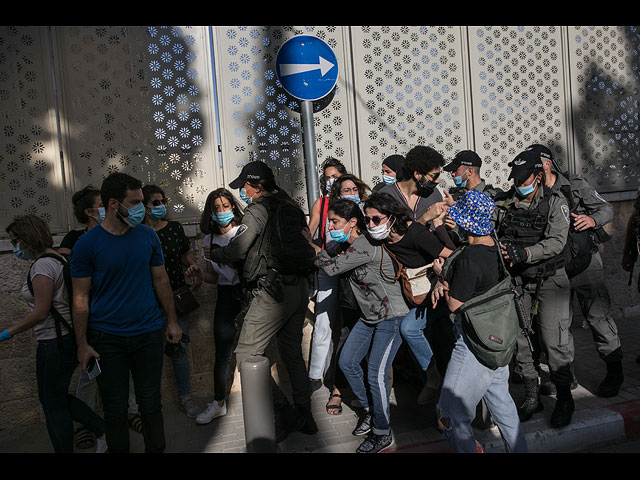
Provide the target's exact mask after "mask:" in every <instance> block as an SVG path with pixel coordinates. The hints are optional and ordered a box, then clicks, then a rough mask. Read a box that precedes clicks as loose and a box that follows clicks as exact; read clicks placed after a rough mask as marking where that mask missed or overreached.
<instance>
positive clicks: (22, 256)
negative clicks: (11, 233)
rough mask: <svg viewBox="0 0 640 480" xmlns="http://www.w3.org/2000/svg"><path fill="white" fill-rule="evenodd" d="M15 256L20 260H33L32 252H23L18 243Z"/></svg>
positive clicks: (15, 247)
mask: <svg viewBox="0 0 640 480" xmlns="http://www.w3.org/2000/svg"><path fill="white" fill-rule="evenodd" d="M13 254H14V255H15V256H16V257H18V258H19V259H20V260H31V259H32V258H33V255H31V250H27V249H25V250H22V249H21V248H20V247H19V246H18V244H17V243H16V244H15V245H14V246H13Z"/></svg>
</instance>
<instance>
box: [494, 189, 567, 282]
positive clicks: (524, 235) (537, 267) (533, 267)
mask: <svg viewBox="0 0 640 480" xmlns="http://www.w3.org/2000/svg"><path fill="white" fill-rule="evenodd" d="M550 199H551V190H550V189H549V188H547V187H544V190H543V198H542V200H541V201H540V202H539V203H538V204H537V205H536V206H535V208H532V209H522V208H515V206H514V205H513V204H509V205H508V206H507V207H506V213H505V216H504V218H503V220H502V222H500V225H499V227H498V235H499V237H500V241H505V240H508V241H510V242H513V243H514V244H515V245H519V246H521V247H523V248H526V247H530V246H532V245H535V244H536V243H538V242H540V241H541V240H543V239H544V234H545V228H546V226H547V223H548V222H549V209H550V205H549V201H550ZM564 258H565V255H564V251H563V252H561V253H560V254H558V255H556V256H554V257H552V258H548V259H544V260H540V261H538V262H535V263H521V264H518V265H514V266H513V267H511V268H510V272H511V274H512V275H519V276H522V277H526V278H535V277H536V276H537V275H538V274H541V275H542V277H543V278H547V277H550V276H551V275H553V274H554V273H555V272H556V270H558V269H560V268H562V267H563V266H564Z"/></svg>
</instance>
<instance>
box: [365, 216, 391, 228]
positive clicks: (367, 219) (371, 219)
mask: <svg viewBox="0 0 640 480" xmlns="http://www.w3.org/2000/svg"><path fill="white" fill-rule="evenodd" d="M385 218H387V216H386V215H382V216H381V217H380V216H378V215H374V216H373V217H364V223H365V224H366V225H369V223H371V222H373V224H374V225H375V226H378V225H380V223H381V222H382V220H384V219H385Z"/></svg>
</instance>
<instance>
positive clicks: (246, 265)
mask: <svg viewBox="0 0 640 480" xmlns="http://www.w3.org/2000/svg"><path fill="white" fill-rule="evenodd" d="M229 185H230V187H231V188H234V189H240V198H242V200H244V201H245V202H246V203H247V204H248V206H247V208H246V209H245V211H244V216H243V218H242V224H241V225H240V228H239V229H238V232H237V234H236V236H235V237H234V238H233V239H232V240H231V241H230V242H229V244H228V245H227V246H225V247H220V248H216V249H214V250H211V253H210V256H211V260H213V261H214V262H219V263H223V264H227V265H238V264H239V263H241V264H242V269H241V278H242V281H243V283H244V286H245V287H246V288H247V289H248V290H250V291H251V296H252V299H251V303H250V306H249V309H248V311H247V313H246V316H245V318H244V322H243V324H242V330H241V332H240V336H239V340H238V345H237V347H236V350H235V353H236V361H237V363H238V365H240V364H241V362H242V361H243V360H245V359H247V358H249V357H252V356H262V355H264V352H265V349H266V348H267V345H268V344H269V342H270V341H271V340H272V339H273V337H274V336H275V337H277V339H278V347H279V351H280V356H281V358H282V361H283V363H284V364H285V366H286V368H287V371H288V373H289V377H290V380H291V387H292V396H293V403H294V405H293V406H292V405H291V404H290V403H289V401H288V400H287V398H286V397H285V396H284V394H283V393H282V391H281V390H280V389H279V388H278V386H277V385H276V383H275V381H273V379H272V381H271V383H272V391H273V402H274V409H275V414H276V435H277V441H281V440H283V439H284V438H285V437H286V436H287V435H288V434H289V433H291V432H294V431H301V432H303V433H306V434H314V433H316V432H317V431H318V427H317V425H316V423H315V421H314V419H313V416H312V414H311V393H310V385H309V377H308V375H307V369H306V365H305V363H304V359H303V357H302V328H303V326H304V319H305V312H306V310H307V305H308V302H309V281H308V278H307V277H306V276H305V275H302V274H299V273H295V274H291V273H287V272H279V271H277V270H275V269H274V268H269V267H268V265H272V264H273V263H274V259H272V258H270V255H273V253H272V248H270V247H269V246H268V244H269V242H268V241H265V240H266V239H265V237H267V236H268V235H269V231H270V229H268V228H267V225H268V222H269V220H270V219H272V218H273V215H274V212H275V208H277V207H278V206H280V205H283V204H287V205H289V206H290V205H295V203H294V202H293V200H292V199H291V198H290V197H289V196H288V195H287V194H286V193H285V192H284V191H282V190H281V189H279V188H278V187H277V185H276V183H275V179H274V176H273V172H272V171H271V169H270V168H269V167H268V166H267V165H266V164H265V163H263V162H260V161H254V162H250V163H248V164H247V165H245V166H244V167H243V169H242V171H241V173H240V175H239V176H238V178H236V179H235V180H233V181H232V182H231V183H230V184H229ZM296 208H298V207H296ZM298 210H300V209H299V208H298ZM299 213H300V231H303V230H304V229H307V231H308V228H307V225H306V221H305V217H304V214H303V213H302V211H301V210H300V211H299ZM269 225H270V226H271V225H274V223H273V222H272V223H269ZM308 237H309V238H310V234H308ZM305 244H308V242H306V243H305ZM312 253H315V252H312ZM314 256H315V255H313V256H312V258H313V257H314ZM309 273H311V272H309Z"/></svg>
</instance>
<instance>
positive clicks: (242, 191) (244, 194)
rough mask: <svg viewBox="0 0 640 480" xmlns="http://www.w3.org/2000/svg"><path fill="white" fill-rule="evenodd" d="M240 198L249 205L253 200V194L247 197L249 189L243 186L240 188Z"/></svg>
mask: <svg viewBox="0 0 640 480" xmlns="http://www.w3.org/2000/svg"><path fill="white" fill-rule="evenodd" d="M240 198H241V199H242V201H243V202H245V203H246V204H247V205H248V204H250V203H251V201H252V200H253V196H251V197H247V189H246V188H241V189H240Z"/></svg>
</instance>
